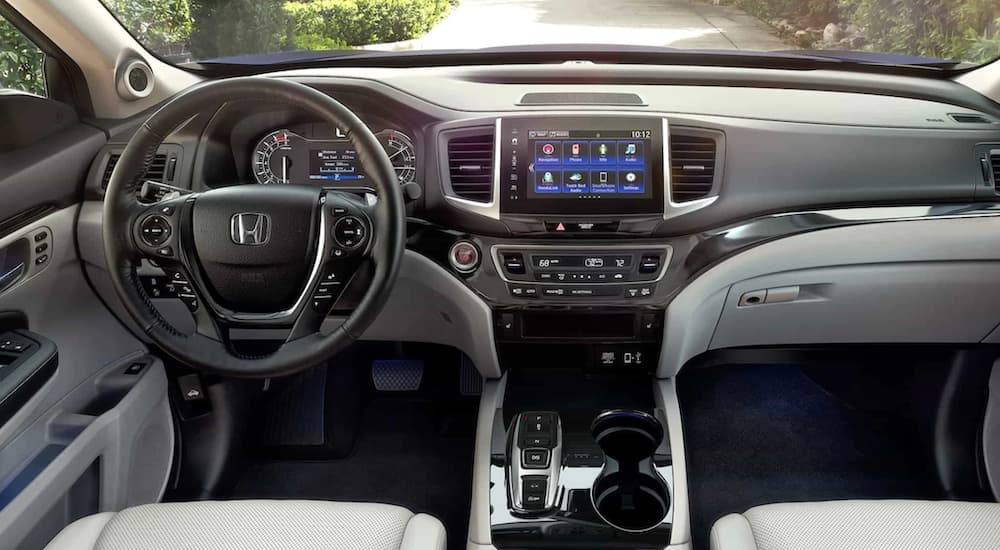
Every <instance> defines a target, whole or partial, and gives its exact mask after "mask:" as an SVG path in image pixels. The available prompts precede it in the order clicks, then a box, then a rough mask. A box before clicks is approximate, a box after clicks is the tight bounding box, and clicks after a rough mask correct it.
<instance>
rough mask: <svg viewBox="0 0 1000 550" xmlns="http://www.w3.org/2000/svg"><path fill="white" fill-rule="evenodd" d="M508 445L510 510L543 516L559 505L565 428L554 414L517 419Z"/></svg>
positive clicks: (529, 414)
mask: <svg viewBox="0 0 1000 550" xmlns="http://www.w3.org/2000/svg"><path fill="white" fill-rule="evenodd" d="M513 428H514V429H513V430H512V433H511V436H510V440H509V441H508V444H507V498H508V504H509V506H510V509H511V510H512V511H514V512H518V513H522V514H540V513H544V512H546V511H549V510H552V509H554V508H555V507H556V505H557V504H558V502H557V500H558V496H559V470H560V468H561V466H562V427H561V424H560V422H559V415H558V414H557V413H554V412H524V413H521V414H519V415H517V416H515V417H514V421H513Z"/></svg>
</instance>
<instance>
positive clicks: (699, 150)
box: [670, 128, 718, 203]
mask: <svg viewBox="0 0 1000 550" xmlns="http://www.w3.org/2000/svg"><path fill="white" fill-rule="evenodd" d="M714 136H715V134H714V132H710V131H701V130H689V129H684V128H679V129H675V128H671V130H670V199H671V200H672V201H673V202H675V203H683V202H690V201H694V200H698V199H703V198H705V197H707V196H708V195H709V194H710V193H711V192H712V189H713V188H714V187H715V183H716V165H715V164H716V153H717V149H718V141H717V139H718V138H716V137H714Z"/></svg>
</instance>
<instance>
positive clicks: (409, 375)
mask: <svg viewBox="0 0 1000 550" xmlns="http://www.w3.org/2000/svg"><path fill="white" fill-rule="evenodd" d="M423 379H424V362H423V361H420V360H416V359H378V360H375V361H372V382H373V383H374V384H375V389H376V390H378V391H393V392H396V391H417V390H419V389H420V382H422V381H423Z"/></svg>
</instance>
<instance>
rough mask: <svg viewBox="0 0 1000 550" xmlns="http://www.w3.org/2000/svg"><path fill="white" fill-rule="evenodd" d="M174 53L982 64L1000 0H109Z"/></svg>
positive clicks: (994, 41) (990, 55) (998, 27)
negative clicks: (845, 56) (634, 52)
mask: <svg viewBox="0 0 1000 550" xmlns="http://www.w3.org/2000/svg"><path fill="white" fill-rule="evenodd" d="M104 2H105V4H106V5H107V6H108V7H109V8H110V9H111V11H112V12H113V13H114V14H115V15H116V16H117V17H118V18H119V20H121V22H122V23H123V24H124V25H125V26H126V27H127V28H128V29H129V30H130V31H131V32H132V33H133V34H134V35H135V36H136V37H137V38H138V39H139V40H140V41H141V42H143V43H144V44H145V45H146V46H147V47H149V48H151V49H152V50H154V51H155V52H157V53H158V54H160V55H161V56H163V57H165V58H167V59H169V60H172V61H175V62H185V61H194V60H205V59H215V58H220V57H232V56H240V55H246V54H263V53H276V52H284V51H301V50H316V51H324V50H337V49H345V48H359V47H364V48H369V49H379V50H390V51H392V50H396V51H403V50H414V49H469V48H483V47H494V46H512V45H531V44H622V45H642V46H667V47H673V48H682V49H722V50H732V49H739V50H758V51H760V50H764V51H767V50H788V49H797V48H801V49H823V50H851V51H870V52H881V53H894V54H905V55H911V56H920V57H927V58H935V59H945V60H954V61H964V62H972V63H983V62H986V61H990V60H992V59H996V58H997V57H1000V1H998V0H619V1H609V0H510V1H506V2H505V1H498V0H104Z"/></svg>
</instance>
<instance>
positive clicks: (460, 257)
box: [448, 241, 479, 273]
mask: <svg viewBox="0 0 1000 550" xmlns="http://www.w3.org/2000/svg"><path fill="white" fill-rule="evenodd" d="M448 261H449V262H450V263H451V267H452V268H454V269H455V271H458V272H459V273H472V272H473V271H475V270H476V268H477V267H479V248H477V247H476V245H475V244H473V243H471V242H469V241H458V242H457V243H455V244H453V245H451V250H450V251H448Z"/></svg>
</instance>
